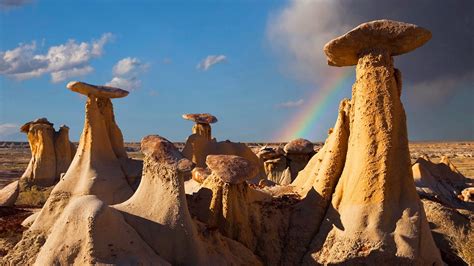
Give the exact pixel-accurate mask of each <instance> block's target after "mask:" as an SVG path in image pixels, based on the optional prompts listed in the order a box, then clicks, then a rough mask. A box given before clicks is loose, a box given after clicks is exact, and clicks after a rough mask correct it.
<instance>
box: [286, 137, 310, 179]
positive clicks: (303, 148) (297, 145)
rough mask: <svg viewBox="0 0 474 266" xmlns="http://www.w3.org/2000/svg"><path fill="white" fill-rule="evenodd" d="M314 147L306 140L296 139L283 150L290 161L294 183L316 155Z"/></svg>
mask: <svg viewBox="0 0 474 266" xmlns="http://www.w3.org/2000/svg"><path fill="white" fill-rule="evenodd" d="M313 148H314V145H313V143H311V142H310V141H309V140H306V139H301V138H300V139H294V140H292V141H290V142H288V143H287V144H286V145H285V147H284V148H283V150H284V151H285V155H286V158H287V161H288V166H289V169H290V172H291V181H293V180H294V179H295V178H296V176H297V175H298V173H299V172H300V171H301V170H303V168H304V167H305V166H306V164H307V163H308V161H309V159H311V157H312V156H313V155H314V150H313Z"/></svg>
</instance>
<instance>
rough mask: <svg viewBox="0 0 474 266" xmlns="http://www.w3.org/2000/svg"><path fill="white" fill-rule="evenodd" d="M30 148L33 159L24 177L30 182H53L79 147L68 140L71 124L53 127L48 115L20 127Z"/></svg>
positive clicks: (65, 168)
mask: <svg viewBox="0 0 474 266" xmlns="http://www.w3.org/2000/svg"><path fill="white" fill-rule="evenodd" d="M21 132H23V133H26V134H27V136H28V142H29V144H30V149H31V160H30V162H29V164H28V167H27V169H26V170H25V172H24V173H23V175H22V177H21V179H22V181H25V182H27V183H28V184H29V185H37V186H42V187H47V186H52V185H54V184H55V183H56V182H57V181H58V180H59V177H60V175H61V174H62V173H65V172H66V171H67V169H68V167H69V165H70V164H71V161H72V157H73V156H74V154H75V152H76V147H75V146H74V144H73V143H72V142H70V141H69V128H68V127H67V126H64V125H63V126H61V127H60V129H59V131H58V132H56V131H55V130H54V127H53V124H52V123H50V122H49V121H48V120H47V119H46V118H38V119H36V120H34V121H31V122H28V123H26V124H24V125H23V126H22V127H21Z"/></svg>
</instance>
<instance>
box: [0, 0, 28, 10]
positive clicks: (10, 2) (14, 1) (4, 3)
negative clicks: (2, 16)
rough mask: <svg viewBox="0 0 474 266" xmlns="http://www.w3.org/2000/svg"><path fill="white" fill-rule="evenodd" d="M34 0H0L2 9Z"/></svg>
mask: <svg viewBox="0 0 474 266" xmlns="http://www.w3.org/2000/svg"><path fill="white" fill-rule="evenodd" d="M31 2H32V0H0V9H11V8H15V7H20V6H24V5H27V4H29V3H31Z"/></svg>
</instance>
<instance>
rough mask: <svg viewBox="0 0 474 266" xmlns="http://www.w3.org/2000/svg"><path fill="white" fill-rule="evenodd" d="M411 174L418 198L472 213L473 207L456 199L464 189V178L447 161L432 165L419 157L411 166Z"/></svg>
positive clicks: (445, 159)
mask: <svg viewBox="0 0 474 266" xmlns="http://www.w3.org/2000/svg"><path fill="white" fill-rule="evenodd" d="M453 170H454V171H453ZM412 172H413V179H414V180H415V185H416V190H417V192H418V194H420V196H422V197H426V198H429V199H432V200H436V201H439V202H441V203H443V204H444V205H446V206H449V207H451V208H461V209H465V208H468V209H471V210H473V211H474V206H469V204H466V203H465V202H463V201H462V200H460V199H459V198H458V195H460V194H461V191H462V190H463V189H464V187H465V177H464V176H463V175H462V174H461V173H459V172H458V171H457V169H456V167H455V166H454V165H453V164H452V163H451V162H450V161H449V159H447V158H444V159H443V160H441V162H440V163H433V162H431V161H427V160H425V159H423V158H421V157H420V158H418V159H417V160H416V162H415V163H414V164H413V166H412Z"/></svg>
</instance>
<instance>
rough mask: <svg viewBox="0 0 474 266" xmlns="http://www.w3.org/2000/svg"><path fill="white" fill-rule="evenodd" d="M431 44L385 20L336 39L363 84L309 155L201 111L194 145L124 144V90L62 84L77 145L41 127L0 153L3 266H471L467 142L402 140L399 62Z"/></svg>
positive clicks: (336, 62)
mask: <svg viewBox="0 0 474 266" xmlns="http://www.w3.org/2000/svg"><path fill="white" fill-rule="evenodd" d="M430 39H431V32H430V31H429V30H427V29H424V28H422V27H419V26H417V25H413V24H408V23H403V22H397V21H391V20H377V21H371V22H367V23H364V24H361V25H359V26H357V27H355V28H354V29H353V30H351V31H349V32H347V33H346V34H344V35H342V36H339V37H337V38H335V39H333V40H328V43H327V44H326V45H325V46H324V53H325V54H326V56H327V61H328V64H329V65H330V66H335V67H354V66H355V68H356V80H355V81H354V85H353V87H352V99H341V101H340V105H339V109H338V117H337V119H336V121H335V123H334V127H333V128H331V129H329V131H328V136H327V139H326V140H325V141H324V143H316V144H315V143H311V142H310V141H308V140H305V139H294V140H291V141H290V142H288V143H281V144H278V143H269V144H256V143H251V144H245V143H239V142H233V141H229V140H226V141H219V140H217V139H216V138H214V137H213V135H212V127H213V124H214V123H216V122H217V121H218V119H217V117H215V116H213V115H212V114H208V113H199V114H183V116H182V118H183V119H186V120H189V121H191V122H193V126H192V128H191V130H190V136H189V137H188V139H187V140H186V142H185V143H176V144H173V143H171V142H170V141H168V140H167V139H166V137H165V136H160V135H149V136H144V137H143V139H142V140H141V142H140V143H131V144H129V145H125V143H124V136H123V135H122V132H121V130H120V127H119V125H118V124H117V123H116V121H115V114H114V109H113V100H114V99H115V98H124V97H126V96H127V95H128V94H129V92H128V91H125V90H122V89H120V88H114V87H109V86H100V85H92V84H88V83H85V82H79V81H72V82H69V83H68V84H67V85H66V87H67V89H68V90H70V92H71V93H78V94H81V95H84V96H86V101H85V107H84V109H85V110H84V127H83V131H82V134H81V138H80V140H79V142H78V143H73V142H71V140H70V139H69V128H68V127H67V126H65V125H62V126H59V127H58V126H55V124H54V122H56V123H57V124H60V123H58V122H57V121H49V120H48V119H47V118H32V119H33V120H32V121H29V122H26V121H25V122H26V123H25V124H24V125H23V126H22V127H21V128H20V129H19V130H21V132H23V133H24V134H26V136H27V138H28V145H26V143H6V142H5V143H2V148H0V152H1V155H2V156H1V160H2V161H1V164H2V168H1V169H0V170H1V175H2V186H4V187H3V189H2V190H0V205H1V206H2V207H1V209H0V210H1V212H0V215H1V220H0V221H1V223H0V225H1V228H0V229H1V232H0V241H1V243H0V244H1V247H2V248H1V250H0V255H1V258H0V264H8V265H30V264H34V265H69V264H76V265H85V264H87V265H89V264H107V265H108V264H116V265H336V264H337V265H444V264H449V265H473V264H474V258H473V252H472V251H473V250H474V241H473V240H474V237H473V231H472V225H473V221H474V198H473V196H474V187H473V185H474V184H473V180H472V177H473V172H474V169H473V162H472V158H473V157H472V156H473V147H474V143H473V142H469V141H466V142H415V143H411V144H409V142H408V134H407V125H406V116H407V114H405V110H404V107H403V104H402V102H401V99H400V96H401V94H402V93H403V86H402V83H403V82H402V80H403V79H402V71H401V70H399V69H397V68H396V67H395V66H394V59H393V57H395V56H398V55H401V54H406V53H409V52H411V51H413V50H415V49H418V48H419V49H422V46H423V45H424V44H425V43H426V42H428V41H429V40H430ZM407 56H409V55H407ZM190 127H191V123H190ZM158 133H159V132H158ZM125 138H126V137H125ZM28 146H29V147H28Z"/></svg>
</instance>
